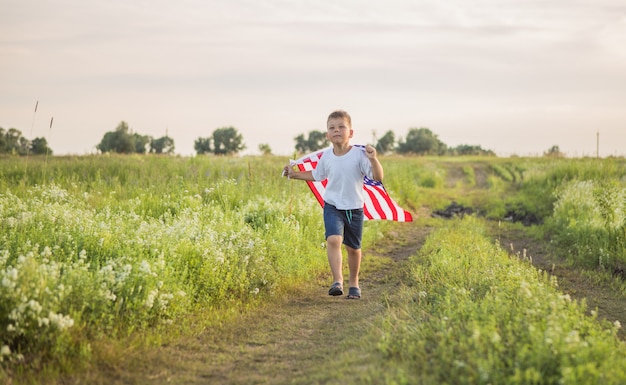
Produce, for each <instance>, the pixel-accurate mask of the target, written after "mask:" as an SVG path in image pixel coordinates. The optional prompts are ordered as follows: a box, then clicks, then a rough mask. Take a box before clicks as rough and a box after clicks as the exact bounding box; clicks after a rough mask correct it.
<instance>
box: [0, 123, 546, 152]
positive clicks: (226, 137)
mask: <svg viewBox="0 0 626 385" xmlns="http://www.w3.org/2000/svg"><path fill="white" fill-rule="evenodd" d="M374 141H375V142H376V143H373V144H374V145H375V147H376V149H377V151H378V152H379V153H381V154H389V153H397V154H405V155H440V156H443V155H486V156H495V153H494V152H493V151H492V150H486V149H483V148H482V147H481V146H478V145H467V144H463V145H459V146H456V147H450V146H448V145H446V144H445V143H443V142H442V141H441V140H440V139H439V137H438V136H437V135H436V134H435V133H433V132H432V131H431V130H430V129H428V128H424V127H421V128H411V129H409V132H408V134H407V135H406V137H404V138H399V139H398V140H396V136H395V134H394V132H393V131H391V130H389V131H387V132H386V133H385V134H384V135H383V136H381V137H380V138H378V139H376V138H374ZM294 142H295V146H294V148H295V150H296V151H297V152H298V153H301V154H302V153H306V152H311V151H316V150H319V149H321V148H325V147H327V146H328V145H329V142H328V139H327V138H326V132H325V131H317V130H313V131H310V132H308V133H307V134H306V135H305V134H300V135H298V136H296V137H295V138H294ZM245 148H246V145H245V143H244V141H243V135H241V134H240V133H239V132H238V131H237V129H236V128H235V127H232V126H231V127H222V128H218V129H216V130H214V131H213V132H212V133H211V135H210V136H207V137H199V138H197V139H196V140H195V141H194V150H195V151H196V154H198V155H205V154H214V155H236V154H238V153H239V152H241V151H242V150H244V149H245ZM554 148H556V149H557V150H556V151H558V146H554V147H553V149H551V150H552V151H551V153H554ZM96 149H97V150H98V152H100V153H118V154H146V153H151V154H173V153H174V150H175V145H174V139H173V138H171V137H169V136H168V135H165V136H162V137H160V138H154V137H152V136H149V135H141V134H139V133H137V132H133V131H132V130H131V129H130V127H129V126H128V123H126V122H125V121H122V122H120V123H119V124H118V126H117V127H116V128H115V130H113V131H109V132H106V133H105V134H104V136H103V137H102V140H101V141H100V143H98V144H97V145H96ZM259 151H260V152H261V153H262V154H264V155H270V154H272V149H271V147H270V145H269V144H266V143H263V144H260V145H259ZM2 153H5V154H13V155H27V154H29V153H30V154H34V155H36V154H52V150H51V149H50V148H49V147H48V143H47V141H46V139H45V138H35V139H33V140H32V141H31V140H27V139H26V138H24V137H23V136H22V133H21V132H20V131H19V130H16V129H14V128H11V129H9V130H7V131H5V130H4V129H2V128H1V127H0V154H2Z"/></svg>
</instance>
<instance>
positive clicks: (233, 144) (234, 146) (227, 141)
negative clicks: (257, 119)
mask: <svg viewBox="0 0 626 385" xmlns="http://www.w3.org/2000/svg"><path fill="white" fill-rule="evenodd" d="M245 148H246V146H245V145H244V143H243V136H242V135H241V134H239V133H238V132H237V129H236V128H235V127H222V128H218V129H217V130H215V131H213V153H214V154H215V155H232V154H237V153H238V152H239V151H241V150H243V149H245Z"/></svg>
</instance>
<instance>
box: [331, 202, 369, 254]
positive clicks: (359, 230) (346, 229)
mask: <svg viewBox="0 0 626 385" xmlns="http://www.w3.org/2000/svg"><path fill="white" fill-rule="evenodd" d="M324 228H325V229H326V239H328V237H330V236H331V235H341V236H342V237H343V244H344V245H346V246H348V247H351V248H353V249H360V248H361V238H363V209H355V210H338V209H337V208H336V207H335V206H333V205H331V204H328V203H326V202H324Z"/></svg>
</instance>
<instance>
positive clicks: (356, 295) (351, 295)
mask: <svg viewBox="0 0 626 385" xmlns="http://www.w3.org/2000/svg"><path fill="white" fill-rule="evenodd" d="M347 298H348V299H361V289H360V288H358V287H351V288H350V289H348V297H347Z"/></svg>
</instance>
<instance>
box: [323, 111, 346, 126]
mask: <svg viewBox="0 0 626 385" xmlns="http://www.w3.org/2000/svg"><path fill="white" fill-rule="evenodd" d="M331 119H343V120H345V121H346V122H347V123H348V126H350V128H352V118H351V117H350V114H348V113H347V112H345V111H344V110H336V111H333V112H331V113H330V115H328V119H327V120H326V124H327V125H328V122H329V121H330V120H331Z"/></svg>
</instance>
